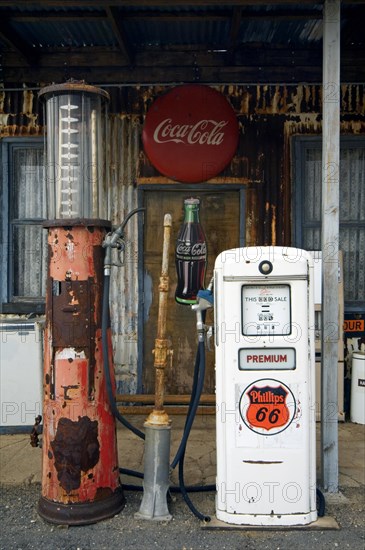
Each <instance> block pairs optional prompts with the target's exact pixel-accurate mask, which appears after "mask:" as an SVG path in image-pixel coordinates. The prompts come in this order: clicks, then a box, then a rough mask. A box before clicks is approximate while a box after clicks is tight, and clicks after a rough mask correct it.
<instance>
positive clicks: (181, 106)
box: [142, 84, 238, 183]
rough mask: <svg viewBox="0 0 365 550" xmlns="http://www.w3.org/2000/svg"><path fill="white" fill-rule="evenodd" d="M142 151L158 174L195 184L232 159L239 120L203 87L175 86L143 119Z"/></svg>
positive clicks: (217, 95) (220, 97) (216, 95)
mask: <svg viewBox="0 0 365 550" xmlns="http://www.w3.org/2000/svg"><path fill="white" fill-rule="evenodd" d="M142 139H143V146H144V150H145V152H146V154H147V156H148V158H149V160H150V161H151V163H152V164H153V165H154V166H155V168H157V170H158V171H159V172H160V173H161V174H163V175H165V176H167V177H169V178H171V179H174V180H177V181H181V182H189V183H196V182H200V181H206V180H209V179H210V178H213V177H214V176H216V175H218V174H219V173H220V172H221V171H222V170H223V169H224V168H225V167H226V166H227V165H228V164H229V163H230V161H231V160H232V157H233V155H234V154H235V151H236V149H237V144H238V122H237V117H236V115H235V112H234V111H233V109H232V107H231V105H230V104H229V103H228V101H227V99H226V98H225V97H224V96H223V95H222V94H221V93H219V92H217V91H216V90H213V88H210V87H209V86H203V85H201V84H191V85H183V86H177V87H176V88H174V89H173V90H171V91H170V92H168V93H166V94H165V95H163V96H161V97H159V98H158V99H156V101H155V102H154V103H153V104H152V106H151V108H150V109H149V111H148V113H147V115H146V121H145V125H144V128H143V134H142Z"/></svg>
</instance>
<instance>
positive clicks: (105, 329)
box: [101, 275, 145, 439]
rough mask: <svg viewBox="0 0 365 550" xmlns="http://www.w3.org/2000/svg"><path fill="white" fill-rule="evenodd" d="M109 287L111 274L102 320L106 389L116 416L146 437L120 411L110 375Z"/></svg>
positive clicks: (104, 294) (105, 284)
mask: <svg viewBox="0 0 365 550" xmlns="http://www.w3.org/2000/svg"><path fill="white" fill-rule="evenodd" d="M109 288H110V275H104V288H103V305H102V321H101V341H102V350H103V365H104V376H105V385H106V391H107V394H108V400H109V405H110V408H111V410H112V413H113V414H114V416H115V418H116V419H117V420H119V422H120V423H121V424H123V426H125V427H126V428H128V429H129V430H130V431H131V432H133V433H134V434H135V435H137V436H138V437H140V438H141V439H145V435H144V433H143V432H141V431H140V430H139V429H138V428H136V427H135V426H133V425H132V424H131V423H130V422H128V420H126V419H125V418H124V416H122V415H121V414H120V412H119V411H118V408H117V405H116V402H115V398H114V395H113V389H112V381H111V377H110V366H109V350H108V327H109Z"/></svg>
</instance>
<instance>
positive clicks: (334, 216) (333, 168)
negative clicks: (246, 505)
mask: <svg viewBox="0 0 365 550" xmlns="http://www.w3.org/2000/svg"><path fill="white" fill-rule="evenodd" d="M339 177H340V0H325V2H324V12H323V143H322V237H321V238H322V259H323V264H322V265H323V269H322V411H321V428H322V433H321V459H322V487H323V489H324V491H326V492H330V493H336V492H338V424H337V423H338V420H337V412H338V397H337V391H338V390H337V385H338V374H337V361H338V357H337V354H338V338H339V328H340V327H339V326H338V306H339V302H338V250H339Z"/></svg>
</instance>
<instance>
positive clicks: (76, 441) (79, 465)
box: [51, 416, 100, 493]
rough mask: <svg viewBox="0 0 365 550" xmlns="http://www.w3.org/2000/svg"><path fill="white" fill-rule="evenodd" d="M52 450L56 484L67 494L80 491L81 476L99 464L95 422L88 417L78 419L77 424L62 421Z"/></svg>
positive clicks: (98, 446)
mask: <svg viewBox="0 0 365 550" xmlns="http://www.w3.org/2000/svg"><path fill="white" fill-rule="evenodd" d="M51 447H52V450H53V454H54V460H55V468H56V470H57V478H58V481H59V482H60V485H61V487H62V488H63V489H64V490H65V491H66V493H70V492H71V491H73V490H75V489H78V488H79V487H80V485H81V472H87V471H88V470H90V469H91V468H93V467H94V466H95V465H96V464H97V463H98V462H99V458H100V445H99V441H98V422H97V421H96V420H93V421H91V420H90V418H89V417H88V416H83V417H79V419H78V421H76V422H74V421H72V420H69V419H68V418H61V419H60V421H59V423H58V427H57V433H56V437H55V439H54V440H53V441H52V442H51Z"/></svg>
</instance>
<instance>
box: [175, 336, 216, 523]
mask: <svg viewBox="0 0 365 550" xmlns="http://www.w3.org/2000/svg"><path fill="white" fill-rule="evenodd" d="M196 362H199V367H198V372H199V374H198V379H197V383H196V385H195V388H194V394H195V395H194V397H193V400H192V405H191V410H190V414H189V415H188V418H187V421H186V426H185V430H184V437H183V439H182V442H183V441H185V445H184V447H182V450H181V452H180V454H179V485H180V490H181V494H182V496H183V498H184V500H185V502H186V504H187V505H188V506H189V508H190V510H191V512H192V513H193V514H194V516H196V517H197V518H198V519H200V520H201V521H210V516H205V515H204V514H202V513H201V512H199V510H197V508H195V506H194V504H193V503H192V501H191V500H190V498H189V495H188V492H187V489H186V487H185V482H184V459H185V450H186V443H187V439H188V437H189V433H190V429H191V426H192V424H193V421H194V418H195V415H196V410H197V408H198V405H199V401H200V396H201V393H202V391H203V385H204V377H205V347H204V342H199V345H198V351H197V361H196ZM180 446H181V444H180Z"/></svg>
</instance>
